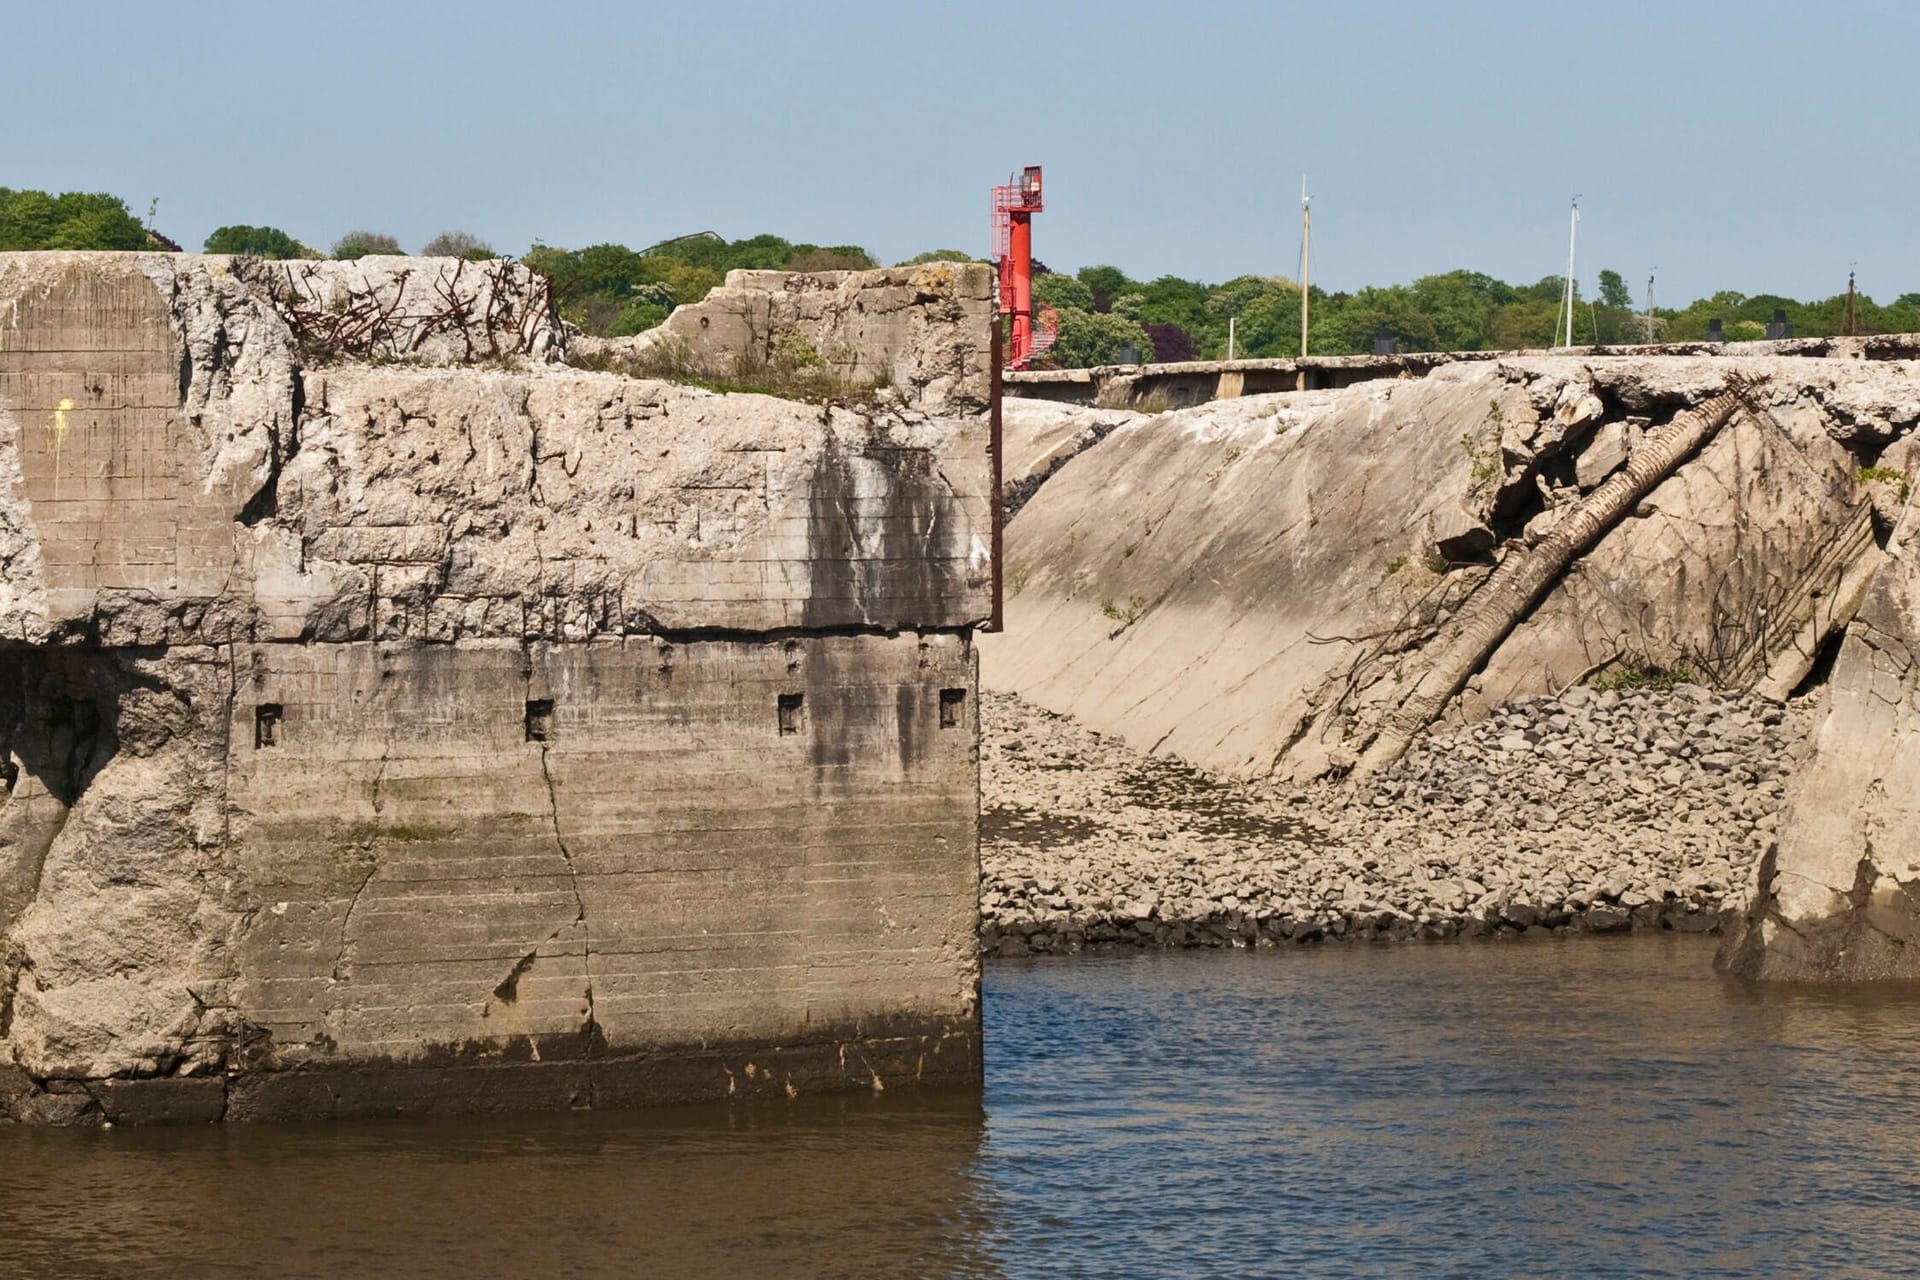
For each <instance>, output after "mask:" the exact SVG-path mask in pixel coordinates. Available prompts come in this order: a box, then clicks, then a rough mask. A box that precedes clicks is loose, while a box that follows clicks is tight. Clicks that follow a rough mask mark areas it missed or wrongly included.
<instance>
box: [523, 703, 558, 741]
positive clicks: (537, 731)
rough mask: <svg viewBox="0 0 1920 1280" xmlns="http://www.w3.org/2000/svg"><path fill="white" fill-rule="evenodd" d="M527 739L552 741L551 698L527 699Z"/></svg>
mask: <svg viewBox="0 0 1920 1280" xmlns="http://www.w3.org/2000/svg"><path fill="white" fill-rule="evenodd" d="M527 741H528V742H551V741H553V699H552V698H529V699H527Z"/></svg>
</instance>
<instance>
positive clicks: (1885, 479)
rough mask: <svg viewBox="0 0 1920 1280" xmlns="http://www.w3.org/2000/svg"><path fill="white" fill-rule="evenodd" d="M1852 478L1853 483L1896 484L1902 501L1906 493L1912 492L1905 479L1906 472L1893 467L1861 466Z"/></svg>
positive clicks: (1904, 499) (1909, 484)
mask: <svg viewBox="0 0 1920 1280" xmlns="http://www.w3.org/2000/svg"><path fill="white" fill-rule="evenodd" d="M1853 479H1854V483H1855V484H1897V485H1899V486H1900V501H1902V502H1905V501H1906V500H1907V494H1909V493H1910V492H1912V484H1911V483H1910V482H1909V481H1908V479H1907V473H1906V472H1904V471H1898V470H1895V469H1894V468H1893V467H1862V468H1860V469H1859V470H1858V471H1856V472H1854V473H1853Z"/></svg>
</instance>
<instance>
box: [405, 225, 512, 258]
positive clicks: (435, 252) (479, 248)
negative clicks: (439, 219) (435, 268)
mask: <svg viewBox="0 0 1920 1280" xmlns="http://www.w3.org/2000/svg"><path fill="white" fill-rule="evenodd" d="M420 253H421V255H422V256H423V257H428V258H465V259H466V260H467V261H468V262H485V261H487V260H488V259H489V258H497V257H499V256H500V255H499V254H497V253H495V252H494V251H493V246H492V245H490V244H488V243H487V242H486V241H484V240H482V239H481V238H480V237H479V236H476V235H474V234H473V233H472V232H470V231H442V232H441V233H440V234H439V235H437V236H435V237H434V238H433V239H431V240H429V241H427V245H426V248H424V249H422V250H420Z"/></svg>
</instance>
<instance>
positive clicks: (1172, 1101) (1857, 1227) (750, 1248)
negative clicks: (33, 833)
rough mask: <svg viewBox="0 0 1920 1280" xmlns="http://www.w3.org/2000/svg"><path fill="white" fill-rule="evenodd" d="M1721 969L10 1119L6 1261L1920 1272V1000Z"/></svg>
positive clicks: (1478, 961)
mask: <svg viewBox="0 0 1920 1280" xmlns="http://www.w3.org/2000/svg"><path fill="white" fill-rule="evenodd" d="M1711 956H1712V944H1711V942H1710V941H1708V940H1703V939H1697V938H1685V939H1682V938H1661V937H1649V938H1637V939H1631V940H1623V941H1618V942H1614V941H1599V940H1594V939H1579V940H1573V941H1562V940H1553V941H1540V942H1524V943H1508V944H1482V945H1475V944H1456V945H1442V946H1429V947H1420V946H1387V947H1377V948H1345V947H1323V948H1319V949H1312V950H1302V951H1282V952H1260V953H1232V954H1222V953H1210V954H1174V955H1162V954H1143V955H1126V956H1122V957H1116V958H1111V959H1089V958H1086V957H1080V958H1075V959H1072V960H1066V961H1038V962H1024V963H1012V964H1003V965H998V966H994V967H990V968H989V970H988V974H987V982H986V991H987V1005H986V1009H987V1034H988V1064H987V1089H986V1096H985V1106H984V1110H983V1108H982V1107H981V1105H980V1101H979V1099H976V1098H973V1097H971V1096H961V1097H956V1096H952V1095H944V1096H936V1097H919V1098H909V1097H907V1096H906V1095H904V1094H901V1095H898V1096H889V1097H887V1098H883V1099H878V1100H876V1099H859V1100H847V1101H834V1102H810V1103H807V1104H804V1105H800V1106H793V1107H786V1106H761V1107H755V1108H748V1109H726V1108H692V1109H679V1110H674V1111H669V1112H660V1113H648V1114H629V1115H577V1116H562V1117H538V1118H527V1119H519V1120H508V1121H499V1120H494V1121H486V1122H483V1123H472V1124H405V1125H395V1124H384V1125H353V1126H327V1127H321V1126H272V1127H268V1126H256V1127H242V1126H235V1127H231V1128H225V1129H220V1128H210V1129H196V1130H129V1129H117V1130H113V1131H108V1132H58V1131H53V1132H43V1131H33V1130H27V1129H23V1128H18V1127H14V1128H0V1274H20V1275H34V1276H48V1275H142V1276H173V1275H275V1276H350V1275H363V1274H380V1275H391V1276H415V1275H418V1276H441V1275H447V1276H461V1277H480V1276H495V1275H501V1276H530V1275H539V1276H600V1275H633V1276H646V1275H660V1276H700V1275H725V1276H732V1275H741V1276H753V1275H758V1276H808V1275H849V1276H938V1275H984V1276H1000V1275H1004V1276H1046V1277H1057V1276H1081V1275H1088V1276H1109V1275H1138V1276H1156V1275H1182V1276H1185V1275H1198V1276H1208V1275H1217V1276H1237V1275H1342V1276H1370V1275H1389V1276H1438V1275H1459V1276H1476V1277H1480V1276H1536V1275H1538V1276H1558V1275H1579V1276H1705V1275H1754V1274H1764V1275H1809V1276H1813V1275H1852V1276H1865V1275H1886V1276H1893V1275H1916V1274H1920V996H1916V995H1914V994H1912V993H1909V992H1900V993H1887V992H1884V991H1880V992H1875V991H1866V992H1862V991H1831V990H1828V991H1801V992H1787V993H1783V992H1766V993H1756V992H1754V991H1751V990H1748V989H1746V988H1743V987H1740V986H1737V985H1734V984H1730V983H1726V982H1723V981H1721V980H1719V979H1717V978H1715V977H1714V976H1713V974H1712V972H1711Z"/></svg>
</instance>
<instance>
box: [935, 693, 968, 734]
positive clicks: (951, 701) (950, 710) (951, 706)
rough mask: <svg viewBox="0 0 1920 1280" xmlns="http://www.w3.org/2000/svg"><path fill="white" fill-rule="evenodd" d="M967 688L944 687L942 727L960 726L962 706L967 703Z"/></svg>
mask: <svg viewBox="0 0 1920 1280" xmlns="http://www.w3.org/2000/svg"><path fill="white" fill-rule="evenodd" d="M966 701H967V691H966V690H965V689H942V690H941V691H940V727H941V728H942V729H957V728H959V727H960V717H961V714H962V712H961V708H962V707H964V706H965V705H966Z"/></svg>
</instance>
